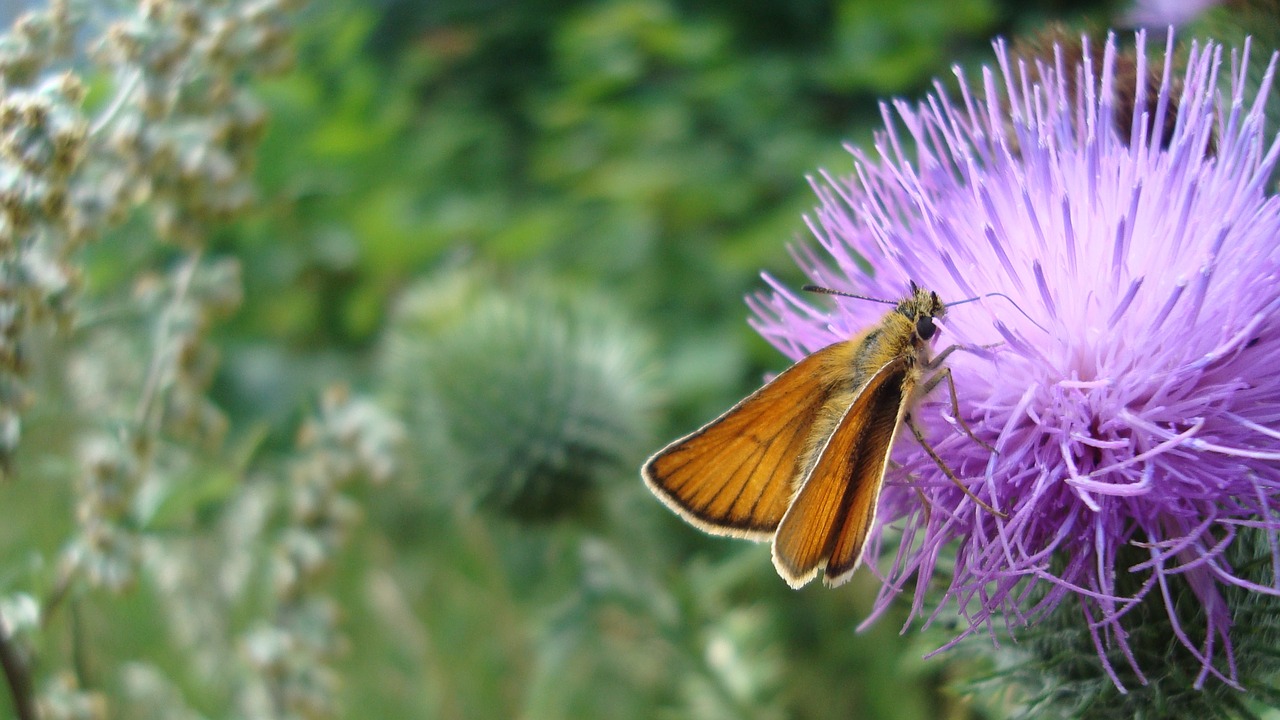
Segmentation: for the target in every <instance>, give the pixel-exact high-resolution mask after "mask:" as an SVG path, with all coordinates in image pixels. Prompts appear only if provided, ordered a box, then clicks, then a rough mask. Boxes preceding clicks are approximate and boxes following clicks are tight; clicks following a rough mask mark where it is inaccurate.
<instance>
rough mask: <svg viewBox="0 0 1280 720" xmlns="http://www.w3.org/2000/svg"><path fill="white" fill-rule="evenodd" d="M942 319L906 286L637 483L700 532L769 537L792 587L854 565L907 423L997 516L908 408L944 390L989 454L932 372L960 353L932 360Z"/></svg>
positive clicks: (674, 446)
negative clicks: (873, 321)
mask: <svg viewBox="0 0 1280 720" xmlns="http://www.w3.org/2000/svg"><path fill="white" fill-rule="evenodd" d="M805 289H806V290H812V291H816V292H824V293H828V294H833V295H848V293H842V292H838V291H834V290H828V289H825V288H818V287H812V286H809V287H806V288H805ZM850 297H861V296H857V295H851V296H850ZM862 299H864V300H873V298H862ZM879 302H886V301H883V300H881V301H879ZM962 302H968V301H962ZM957 304H958V303H957ZM945 314H946V306H945V305H943V304H942V301H941V300H939V299H938V295H937V293H935V292H932V291H929V290H925V289H923V288H919V287H917V286H916V284H915V283H912V284H911V295H910V296H909V297H907V298H904V299H903V300H902V301H901V302H899V303H897V306H896V307H895V308H894V309H893V310H892V311H890V312H889V313H888V314H886V315H885V316H884V318H883V319H881V321H880V323H879V324H878V325H876V326H874V327H872V328H870V329H868V330H867V331H865V332H863V333H862V334H861V335H858V336H857V337H854V338H853V339H851V340H845V341H843V342H838V343H835V344H833V345H828V346H827V347H825V348H822V349H821V350H818V351H817V352H815V353H813V354H812V355H809V356H808V357H806V358H804V359H803V360H801V361H799V362H797V363H796V364H795V365H792V366H791V367H790V368H788V369H787V370H786V371H785V372H783V373H782V374H781V375H778V376H777V377H776V378H774V379H773V380H772V381H770V382H769V383H768V384H766V385H765V386H764V387H762V388H760V389H759V390H757V391H755V392H754V393H752V394H751V395H750V396H748V397H747V398H746V399H745V400H743V401H741V402H739V403H738V404H737V405H734V406H733V407H732V408H730V409H729V411H728V412H726V413H724V414H723V415H721V416H720V417H718V418H716V419H715V420H712V421H711V422H710V423H708V424H706V425H704V426H703V427H702V428H700V429H698V430H697V431H695V432H693V433H692V434H690V435H688V436H686V437H683V438H680V439H679V440H676V441H675V442H673V443H671V444H670V445H668V446H667V447H665V448H663V449H662V450H659V451H658V452H657V453H656V454H655V455H654V456H653V457H651V458H649V460H648V461H647V462H646V463H645V464H644V468H643V469H642V470H641V474H642V475H643V477H644V480H645V483H646V484H648V486H649V489H650V490H652V491H653V493H654V494H655V495H657V496H658V498H659V499H661V500H662V501H663V502H664V503H666V504H667V505H668V506H669V507H671V509H672V510H675V511H676V513H678V514H679V515H680V516H681V517H683V518H684V519H685V520H687V521H689V522H690V523H691V524H693V525H694V526H695V527H698V528H701V529H702V530H705V531H706V532H709V533H712V534H715V535H729V536H732V537H741V538H748V539H751V540H758V541H763V540H768V539H770V538H772V540H773V564H774V567H775V568H777V570H778V574H779V575H781V576H782V578H783V579H784V580H786V581H787V584H789V585H791V587H794V588H799V587H801V586H803V585H804V584H806V583H808V582H809V581H810V580H812V579H813V578H814V577H815V576H816V575H817V574H818V571H819V570H823V571H824V578H823V579H824V581H825V582H826V584H827V585H829V586H832V587H834V586H836V585H840V584H841V583H843V582H845V581H846V580H848V579H849V578H850V577H851V576H852V575H853V572H854V571H855V570H857V569H858V566H859V565H860V564H861V563H862V552H863V548H864V547H865V546H866V542H867V536H868V534H869V533H870V532H871V528H872V526H873V525H874V523H875V519H876V505H877V504H878V501H879V499H880V490H881V488H882V487H883V486H884V474H885V469H886V468H887V466H888V463H889V453H890V451H891V450H892V448H893V441H894V438H895V437H896V436H897V434H898V428H899V427H900V426H901V425H902V424H903V422H904V421H905V423H906V425H907V426H908V427H910V428H911V432H912V433H913V434H914V435H915V436H916V439H917V440H918V441H919V442H920V444H921V446H922V447H924V449H925V451H926V452H928V453H929V456H930V457H932V458H933V460H934V462H936V463H937V464H938V466H939V467H940V468H942V470H943V472H944V473H946V475H947V477H949V478H950V479H951V480H952V481H953V482H955V483H956V484H957V485H959V486H960V488H961V489H962V490H964V492H965V494H966V495H968V496H969V497H970V498H972V499H973V500H974V501H975V502H977V503H978V504H979V505H981V506H982V507H983V508H985V509H987V510H988V511H990V512H992V513H995V514H997V515H1000V516H1001V517H1004V514H1003V513H1000V512H999V511H997V510H995V509H993V508H991V507H990V506H989V505H987V504H986V503H985V502H983V501H982V500H979V499H978V498H977V497H976V496H974V495H973V493H972V492H970V491H969V489H968V488H967V487H965V485H964V484H963V483H962V482H960V480H959V478H957V477H956V476H955V474H954V473H953V472H952V471H951V469H950V468H948V467H947V466H946V464H945V463H944V462H943V461H942V459H941V458H940V457H938V455H937V453H936V452H934V450H933V448H932V447H930V446H929V444H928V443H927V442H926V441H925V438H924V434H923V432H921V430H920V428H919V427H918V426H917V425H916V424H915V422H914V421H913V420H912V419H911V415H910V411H911V408H912V407H913V406H914V404H915V401H916V400H917V399H918V398H920V397H922V396H924V395H926V394H928V393H929V392H930V391H932V390H933V389H934V388H935V387H937V385H938V384H939V383H940V382H942V381H943V380H946V381H947V384H948V386H949V387H950V390H951V402H952V405H953V406H954V407H955V408H956V415H955V416H956V420H957V421H958V422H959V423H960V425H961V427H963V428H964V430H965V432H966V433H967V434H968V435H969V437H971V438H973V440H974V441H976V442H977V443H979V444H980V445H982V446H983V447H984V448H986V449H987V450H989V451H991V452H994V450H993V449H992V448H991V447H990V446H989V445H987V444H986V443H984V442H982V440H980V439H978V438H977V437H976V436H974V434H973V432H972V431H971V430H970V429H969V427H968V425H966V424H965V423H964V421H963V420H962V419H961V417H960V412H959V402H958V400H957V398H956V388H955V382H954V381H953V380H952V379H951V370H950V369H949V368H945V367H943V368H941V369H940V370H939V369H938V368H940V367H941V364H942V361H943V360H945V359H946V357H947V356H948V355H950V354H951V353H952V352H953V351H955V350H957V349H959V347H960V346H958V345H953V346H951V347H949V348H947V349H946V350H943V351H942V352H941V353H939V354H938V356H937V357H936V358H933V359H932V360H931V359H930V358H929V346H930V341H931V340H932V339H933V337H934V335H935V334H936V333H937V326H936V325H935V324H934V319H935V318H941V317H943V315H945ZM930 373H932V375H931V376H930V377H929V378H928V379H927V380H925V382H924V383H923V384H922V383H921V380H922V379H924V378H925V376H926V375H928V374H930Z"/></svg>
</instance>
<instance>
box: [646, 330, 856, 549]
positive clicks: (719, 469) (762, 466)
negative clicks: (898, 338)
mask: <svg viewBox="0 0 1280 720" xmlns="http://www.w3.org/2000/svg"><path fill="white" fill-rule="evenodd" d="M852 343H853V341H845V342H839V343H835V344H833V345H828V346H827V347H825V348H823V349H821V350H818V351H817V352H815V353H813V354H812V355H809V356H808V357H806V358H804V359H803V360H801V361H800V362H798V363H796V364H795V365H792V366H791V367H790V368H788V369H787V370H786V371H784V372H783V373H782V374H781V375H778V376H777V377H776V378H774V379H773V380H772V381H770V382H769V383H768V384H766V385H765V386H764V387H762V388H760V389H759V390H757V391H755V392H754V393H752V394H751V395H750V396H748V397H747V398H746V399H744V400H742V402H739V403H738V404H737V405H734V406H733V407H732V408H730V409H729V410H728V412H726V413H724V414H723V415H721V416H720V417H718V418H716V419H715V420H712V421H711V422H710V423H707V424H706V425H704V426H703V427H702V428H701V429H699V430H697V431H695V432H693V433H692V434H690V435H688V436H686V437H683V438H681V439H679V440H676V441H675V442H673V443H671V444H670V445H668V446H667V447H665V448H663V449H662V450H659V451H658V452H657V454H655V455H654V456H653V457H651V458H649V461H648V462H646V463H645V465H644V468H643V469H642V470H641V474H642V475H643V476H644V479H645V482H646V483H647V484H648V485H649V488H650V489H651V490H652V491H653V493H654V494H655V495H657V496H658V497H659V498H661V499H662V501H663V502H665V503H666V504H667V505H668V506H670V507H671V509H673V510H675V511H676V512H677V513H678V514H679V515H680V516H682V517H683V518H684V519H686V520H688V521H689V522H690V523H692V524H693V525H694V526H696V527H698V528H701V529H702V530H705V531H706V532H710V533H714V534H717V535H731V536H734V537H745V538H750V539H753V540H765V539H768V538H769V536H770V535H771V534H772V533H773V531H774V530H775V529H776V528H777V527H778V523H779V522H780V521H781V520H782V516H783V514H784V513H785V512H786V511H787V505H788V504H789V503H790V502H791V495H792V487H793V485H792V479H793V478H794V477H795V475H796V473H797V472H798V467H797V463H798V462H799V461H800V458H802V457H803V455H804V450H805V444H806V442H807V441H808V438H809V434H810V430H811V429H812V427H813V423H814V420H815V418H816V417H817V415H818V412H819V411H820V410H821V409H822V406H823V404H824V403H825V402H826V401H827V399H828V398H829V397H830V396H831V395H832V393H833V392H834V390H835V388H836V387H837V386H838V384H839V378H840V375H839V374H838V373H834V372H832V371H831V370H830V368H832V367H836V366H838V364H839V363H841V362H843V361H844V360H845V358H846V357H847V356H848V355H849V353H850V352H851V350H852V348H853V345H852Z"/></svg>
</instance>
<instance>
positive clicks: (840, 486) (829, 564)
mask: <svg viewBox="0 0 1280 720" xmlns="http://www.w3.org/2000/svg"><path fill="white" fill-rule="evenodd" d="M909 376H910V373H909V368H908V363H907V361H906V359H905V357H898V358H896V359H894V360H893V361H892V362H889V363H887V364H885V365H884V366H883V367H881V368H880V370H879V371H877V372H876V374H875V375H873V376H872V377H871V379H870V380H868V381H867V383H866V384H865V385H864V386H863V388H862V390H861V391H860V392H859V393H858V395H857V397H856V398H855V399H854V401H853V403H852V404H851V405H850V406H849V408H848V410H846V411H845V413H844V415H843V416H842V417H841V419H840V423H839V424H838V425H837V426H836V429H835V430H834V431H833V432H832V434H831V437H830V438H829V439H828V440H827V442H826V444H825V445H824V446H823V448H822V449H821V451H820V454H819V455H818V459H817V461H816V462H815V463H814V465H813V467H812V469H810V471H809V474H808V477H806V478H805V479H804V481H803V484H802V485H801V487H800V489H799V491H798V492H797V493H796V496H795V499H794V500H793V501H792V503H791V506H790V508H789V509H788V510H787V511H786V513H785V514H784V516H783V519H782V521H781V523H780V524H779V526H778V530H777V534H776V535H775V536H774V540H773V563H774V566H775V567H776V568H777V570H778V574H780V575H781V576H782V577H783V579H785V580H786V581H787V583H788V584H790V585H791V586H792V587H800V586H802V585H804V584H805V583H807V582H808V581H809V580H811V579H812V578H813V577H814V575H816V574H817V572H818V570H819V569H821V568H824V567H825V568H826V570H827V575H828V580H827V582H828V584H838V583H839V582H842V581H843V580H844V579H847V578H848V576H849V575H850V574H852V572H853V570H854V569H856V568H857V566H858V563H859V561H860V559H861V557H862V549H863V546H864V545H865V543H866V538H867V534H868V533H869V532H870V529H871V525H872V523H873V522H874V520H875V511H876V503H877V501H878V500H879V497H880V487H881V485H882V484H883V481H884V470H885V464H886V463H887V462H888V458H889V451H890V448H891V447H892V444H893V436H894V433H895V430H896V428H897V425H898V420H899V418H900V414H901V411H902V406H903V398H904V397H905V395H906V394H909V392H910V389H909V388H907V387H906V385H907V380H908V377H909Z"/></svg>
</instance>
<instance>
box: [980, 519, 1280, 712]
mask: <svg viewBox="0 0 1280 720" xmlns="http://www.w3.org/2000/svg"><path fill="white" fill-rule="evenodd" d="M1132 550H1133V555H1134V557H1133V558H1132V559H1133V560H1134V562H1135V563H1136V562H1139V561H1141V560H1142V557H1143V553H1141V552H1138V551H1137V550H1136V549H1132ZM1223 561H1225V564H1227V565H1228V566H1230V567H1231V568H1234V569H1235V571H1236V573H1237V574H1238V575H1239V576H1241V577H1243V578H1246V579H1247V580H1249V581H1250V582H1254V583H1258V584H1260V585H1263V586H1268V585H1270V584H1271V582H1272V573H1273V567H1272V562H1273V557H1272V548H1271V547H1270V546H1269V545H1268V543H1267V538H1266V536H1265V533H1264V532H1261V531H1256V530H1251V529H1244V530H1241V531H1240V534H1239V535H1238V537H1237V538H1236V541H1235V542H1233V543H1232V544H1231V545H1230V546H1229V547H1228V548H1227V550H1226V551H1225V552H1224V557H1223ZM1132 589H1136V588H1132ZM1168 594H1169V597H1168V599H1167V600H1166V598H1165V597H1164V596H1163V594H1162V592H1161V591H1160V588H1159V587H1155V588H1152V589H1151V590H1150V592H1148V593H1147V594H1146V595H1145V596H1144V597H1143V599H1142V600H1141V601H1140V602H1139V603H1138V605H1137V606H1136V607H1134V608H1133V609H1132V610H1130V611H1129V613H1128V617H1129V622H1127V623H1126V624H1125V627H1126V628H1128V633H1129V636H1128V644H1129V647H1130V648H1131V649H1132V652H1133V660H1135V661H1136V665H1137V666H1138V667H1139V668H1142V670H1143V674H1142V675H1141V676H1139V675H1138V673H1137V672H1135V671H1134V669H1133V664H1131V663H1130V661H1129V659H1128V658H1126V657H1125V656H1124V654H1123V653H1122V652H1120V650H1119V649H1118V648H1116V647H1114V646H1113V647H1111V648H1110V649H1109V650H1108V651H1107V653H1106V655H1107V661H1108V663H1109V664H1110V665H1111V669H1112V671H1113V672H1114V673H1115V679H1118V680H1119V681H1120V682H1121V683H1122V684H1123V686H1124V687H1123V689H1121V688H1120V687H1118V686H1117V684H1116V682H1115V681H1114V679H1113V677H1112V676H1111V674H1109V673H1108V671H1107V668H1106V667H1105V666H1104V665H1103V664H1102V661H1101V659H1100V657H1099V654H1098V650H1097V648H1096V647H1095V645H1094V641H1093V638H1092V636H1091V635H1090V633H1089V629H1088V628H1087V627H1085V626H1084V625H1082V624H1081V623H1080V617H1079V611H1078V610H1077V609H1076V608H1074V607H1071V606H1069V605H1063V606H1059V607H1058V608H1057V609H1056V610H1054V611H1053V612H1051V613H1049V614H1048V615H1047V616H1046V617H1044V618H1042V619H1040V620H1039V621H1035V622H1033V624H1032V627H1031V629H1030V630H1028V631H1026V632H1023V633H1019V636H1018V639H1019V641H1020V642H1019V645H1020V647H1021V650H1018V651H1015V652H1012V653H1010V654H1008V655H1006V656H1005V657H1004V658H1003V663H1002V664H1004V665H1005V666H1006V669H1004V670H1002V671H999V672H997V673H996V675H995V677H993V678H991V679H990V680H991V681H994V682H999V681H1000V680H1002V679H1007V680H1012V681H1014V684H1015V685H1016V686H1018V687H1020V688H1021V689H1022V690H1023V697H1022V698H1021V701H1022V702H1021V705H1022V709H1021V710H1022V712H1021V714H1020V715H1015V717H1027V718H1030V717H1036V718H1076V717H1088V718H1098V719H1099V720H1108V719H1109V718H1116V719H1117V720H1118V719H1119V718H1125V719H1126V720H1128V719H1129V718H1166V717H1188V718H1192V717H1194V718H1217V717H1224V718H1226V717H1230V718H1242V717H1243V718H1256V717H1259V716H1260V715H1259V713H1260V712H1261V710H1262V709H1263V708H1264V707H1267V706H1271V705H1274V704H1276V703H1277V701H1280V686H1278V685H1277V679H1280V653H1277V651H1276V648H1277V647H1280V597H1276V596H1274V595H1269V594H1266V593H1259V592H1253V591H1250V590H1247V589H1244V588H1240V587H1236V586H1229V587H1225V588H1223V589H1222V591H1221V593H1220V598H1221V601H1222V602H1225V603H1226V604H1227V606H1228V607H1230V608H1231V612H1232V617H1233V618H1234V624H1233V626H1232V628H1231V629H1230V631H1229V636H1230V641H1231V643H1232V647H1233V649H1234V651H1235V662H1234V667H1229V666H1228V665H1227V663H1226V662H1225V661H1222V662H1215V663H1214V669H1215V670H1216V671H1217V673H1219V674H1214V673H1207V674H1206V673H1205V671H1204V660H1203V659H1202V658H1197V657H1195V656H1194V655H1193V654H1192V653H1191V652H1190V651H1189V650H1188V649H1187V647H1186V646H1185V645H1184V644H1182V643H1180V642H1179V641H1178V639H1177V634H1178V633H1182V634H1184V635H1186V636H1188V637H1194V638H1205V637H1208V632H1209V627H1208V622H1207V614H1206V607H1205V602H1204V601H1203V600H1202V599H1200V598H1199V597H1197V596H1196V594H1195V593H1194V592H1193V591H1192V589H1191V587H1190V586H1189V585H1188V584H1187V583H1186V582H1183V581H1182V580H1180V579H1174V580H1172V581H1170V582H1169V583H1168ZM1169 608H1173V609H1174V610H1175V611H1176V618H1177V623H1178V627H1177V628H1175V627H1174V625H1173V621H1172V620H1171V617H1173V615H1172V614H1171V613H1170V612H1169ZM1214 640H1215V642H1216V643H1217V644H1221V643H1222V642H1223V639H1222V638H1220V637H1219V638H1214ZM1104 642H1105V640H1104ZM1233 676H1234V677H1233ZM1225 679H1230V680H1233V681H1234V684H1232V683H1231V682H1228V681H1226V680H1225ZM981 684H982V682H981V681H980V682H979V683H978V685H981ZM976 692H977V694H979V695H982V694H985V693H984V692H983V691H982V690H981V689H977V690H976Z"/></svg>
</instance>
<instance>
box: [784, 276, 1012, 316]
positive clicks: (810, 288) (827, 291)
mask: <svg viewBox="0 0 1280 720" xmlns="http://www.w3.org/2000/svg"><path fill="white" fill-rule="evenodd" d="M800 289H801V290H804V291H805V292H812V293H822V294H823V295H839V296H840V297H847V298H856V299H858V300H867V301H869V302H874V303H882V304H884V305H897V304H898V303H896V302H894V301H892V300H883V299H881V298H873V297H867V296H866V295H854V294H853V293H847V292H844V291H843V290H832V289H831V288H826V287H822V286H821V285H805V286H804V287H802V288H800ZM975 299H976V298H975ZM1033 322H1034V321H1033Z"/></svg>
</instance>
